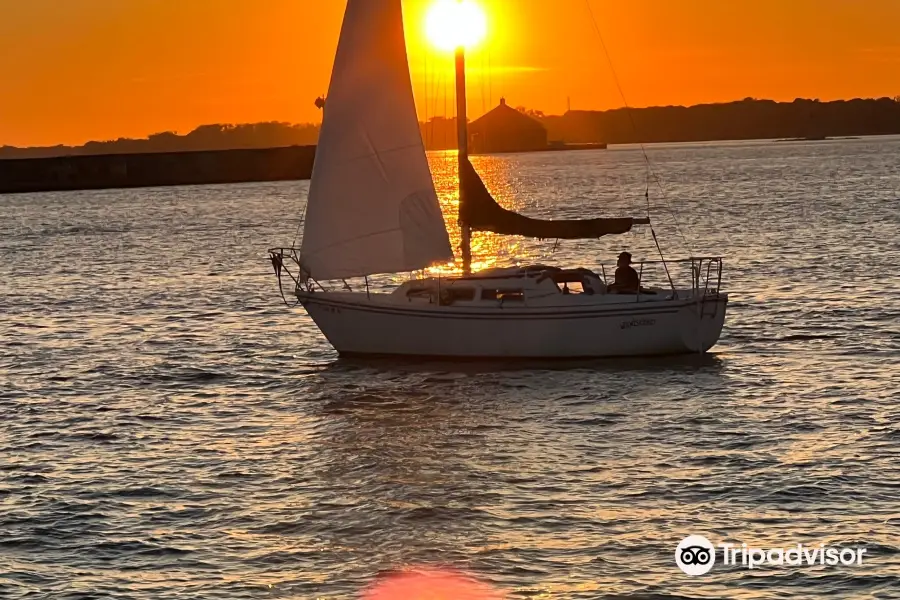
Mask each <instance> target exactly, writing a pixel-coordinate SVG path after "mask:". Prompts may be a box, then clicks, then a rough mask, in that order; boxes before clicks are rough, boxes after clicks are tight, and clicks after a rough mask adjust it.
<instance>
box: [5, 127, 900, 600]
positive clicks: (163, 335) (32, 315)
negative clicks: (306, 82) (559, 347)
mask: <svg viewBox="0 0 900 600" xmlns="http://www.w3.org/2000/svg"><path fill="white" fill-rule="evenodd" d="M648 152H649V155H650V158H651V162H652V164H653V165H654V166H655V168H656V170H657V172H658V174H659V176H660V179H661V181H662V183H663V189H664V190H665V191H666V193H667V200H664V199H663V198H661V197H660V196H659V194H658V192H657V191H656V190H655V187H651V209H652V212H653V215H654V220H655V222H657V223H658V225H657V226H656V229H657V233H658V234H659V236H660V239H661V240H662V243H663V249H664V250H665V251H666V252H667V253H668V254H669V255H671V256H676V255H679V254H683V253H684V252H686V250H684V246H685V244H686V243H689V244H690V245H691V247H692V248H693V250H694V251H695V252H696V253H721V254H724V255H725V257H726V261H725V266H726V272H725V279H724V282H723V284H724V286H725V287H726V288H727V289H728V290H729V291H730V292H731V298H732V303H731V305H730V307H729V311H730V312H729V316H728V320H727V323H726V329H725V332H724V335H723V337H722V340H721V343H720V344H719V345H718V346H716V348H715V349H714V352H713V353H712V354H711V355H710V356H708V357H706V358H697V357H687V358H684V359H675V360H672V359H666V360H629V361H599V362H595V363H580V364H576V365H562V366H554V367H552V368H550V367H548V366H547V365H540V364H530V365H524V366H508V365H486V366H473V365H470V366H466V367H459V366H454V365H449V364H436V365H435V364H431V365H428V364H426V365H400V364H396V363H378V364H375V365H366V364H364V363H354V362H344V361H339V360H336V359H335V356H334V353H333V351H332V350H331V348H330V347H329V346H328V344H327V343H326V342H325V340H324V339H323V338H322V336H321V335H320V334H319V333H318V331H317V330H316V329H315V327H314V326H313V325H312V324H311V322H310V321H309V319H308V318H307V317H306V316H305V315H304V314H303V312H302V309H294V310H293V312H292V311H289V310H288V309H287V308H286V307H284V306H283V305H282V304H281V303H280V298H278V297H277V292H276V288H275V285H274V278H273V276H272V273H271V266H270V265H269V264H268V262H267V257H266V254H265V250H266V248H267V247H269V246H274V245H279V244H289V243H290V241H291V240H292V238H293V236H294V234H295V231H296V227H297V224H298V217H299V214H300V209H301V208H302V201H301V199H302V197H303V195H304V194H305V190H306V189H307V184H306V183H278V184H253V185H240V186H208V187H193V188H170V189H149V190H130V191H122V190H111V191H103V192H79V193H65V194H44V195H30V196H3V197H0V257H2V258H0V292H2V294H0V314H2V319H0V414H2V417H0V419H2V420H0V456H2V461H0V469H2V477H0V507H2V510H0V597H3V598H14V599H19V598H53V599H75V598H116V599H138V600H150V599H153V600H168V599H175V598H179V599H183V598H228V599H245V598H252V599H268V598H328V599H331V598H353V597H356V595H357V594H358V592H359V590H360V589H362V588H363V587H364V586H365V585H366V584H368V583H369V582H370V581H372V579H373V577H375V575H376V574H377V573H379V572H382V571H384V570H388V569H392V568H398V567H402V566H404V565H432V566H447V567H453V568H455V569H460V570H463V571H466V572H470V573H473V574H476V575H477V576H478V577H479V578H481V579H482V580H483V581H486V582H489V583H491V584H492V585H495V586H497V587H500V588H502V589H504V590H507V591H508V592H509V593H510V596H511V597H512V598H553V599H575V598H585V599H587V598H590V599H594V598H618V599H637V598H685V597H691V598H713V597H727V598H739V599H745V598H746V599H749V598H775V597H802V598H809V597H820V598H821V597H832V598H900V469H898V467H897V464H898V451H897V448H898V444H900V407H898V404H897V399H898V397H900V394H898V391H900V369H898V364H900V360H898V356H900V335H898V334H900V325H898V316H900V279H898V278H897V276H896V265H897V264H898V263H900V242H898V235H897V233H898V226H900V211H898V208H900V170H898V169H897V161H898V156H900V139H898V138H881V139H877V138H871V139H864V140H848V141H830V142H822V143H797V144H794V143H781V144H778V143H745V144H718V145H717V144H709V145H686V146H655V147H652V148H650V149H649V150H648ZM433 160H434V170H435V172H436V174H437V178H438V183H439V188H440V190H441V193H442V195H443V199H444V201H445V204H446V206H447V209H448V211H449V210H452V197H451V196H452V184H453V181H452V178H451V174H450V173H449V172H448V168H449V166H450V165H452V158H447V157H442V156H435V157H433ZM476 166H477V167H478V168H479V169H480V170H481V171H482V172H483V173H484V174H485V179H486V180H487V181H488V183H489V185H490V187H492V188H493V189H495V190H496V193H497V195H498V196H499V197H500V198H501V199H502V200H504V201H505V202H511V203H512V204H513V205H515V206H517V207H518V208H520V209H521V210H523V211H525V212H527V213H529V214H534V215H542V216H543V215H553V216H563V215H566V216H574V215H582V216H585V214H586V213H587V214H589V215H591V216H593V215H596V214H600V211H603V214H615V215H622V214H637V216H641V215H642V214H643V212H644V211H646V203H645V201H644V198H643V193H644V182H645V172H644V169H643V158H642V157H641V154H640V152H639V150H637V149H635V148H614V149H611V150H609V151H606V152H568V153H566V152H554V153H546V154H530V155H521V156H514V155H513V156H505V157H496V158H491V159H489V158H483V159H481V160H480V162H479V163H478V164H477V165H476ZM667 201H668V204H671V206H673V207H674V208H676V209H677V215H676V216H677V219H678V223H679V225H680V227H679V228H678V230H676V228H675V227H674V226H673V225H672V222H671V221H672V219H671V216H670V215H669V213H668V209H667ZM679 231H680V232H681V233H679ZM454 234H455V232H454ZM681 234H683V235H684V239H682V235H681ZM625 247H627V248H628V249H630V250H632V251H633V252H634V253H635V258H647V257H649V258H652V257H653V255H654V253H655V252H656V251H655V249H654V247H653V244H652V239H651V237H650V235H649V232H648V231H647V230H646V228H640V229H639V230H637V231H636V232H635V233H633V234H627V235H624V236H615V237H613V238H608V239H604V240H601V241H600V242H586V243H580V244H579V243H573V242H567V243H563V244H561V245H560V247H559V248H558V249H556V250H555V252H554V251H553V248H552V244H548V243H524V242H521V241H515V240H509V241H506V242H504V241H501V240H497V239H495V238H479V241H478V244H477V246H476V248H477V252H479V254H480V260H481V261H482V263H483V264H487V263H489V262H490V260H488V259H489V257H499V258H498V260H499V261H500V262H504V261H506V262H509V261H510V260H513V259H515V258H517V257H518V258H521V259H522V260H524V261H531V260H552V261H554V262H558V263H566V264H572V265H584V266H589V267H597V266H599V264H600V263H601V262H602V263H605V264H606V265H607V266H609V265H610V264H611V262H612V260H614V256H615V254H616V253H617V252H618V250H620V249H622V248H625ZM382 283H384V282H382ZM690 533H694V534H703V535H706V536H707V537H709V538H710V539H712V540H713V541H716V542H718V541H726V540H730V541H736V542H737V543H741V542H746V543H748V544H752V545H755V546H760V547H769V546H779V547H780V546H790V545H795V544H796V543H804V544H809V545H813V546H815V547H817V546H818V544H819V543H826V544H835V545H846V546H854V547H855V546H865V547H867V555H866V558H865V561H864V564H863V565H862V566H836V567H827V566H815V567H810V566H802V567H792V566H783V567H773V568H767V569H757V570H754V571H748V570H746V569H743V568H736V567H730V566H722V565H721V564H719V565H716V567H715V568H714V569H713V571H712V572H711V573H709V574H707V575H705V576H702V577H698V578H690V577H687V576H685V575H683V574H682V573H681V572H680V571H679V570H678V569H677V568H676V566H675V564H674V560H673V556H674V549H675V546H676V544H677V543H678V542H679V540H681V539H682V538H683V537H684V536H686V535H688V534H690ZM720 560H721V557H720Z"/></svg>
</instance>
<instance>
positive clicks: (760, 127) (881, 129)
mask: <svg viewBox="0 0 900 600" xmlns="http://www.w3.org/2000/svg"><path fill="white" fill-rule="evenodd" d="M520 110H522V111H523V112H525V113H526V114H528V115H529V116H531V117H532V118H535V119H537V120H538V121H540V122H541V123H542V124H543V125H544V127H546V128H547V134H548V135H547V137H548V139H549V140H550V141H560V142H566V143H569V144H579V143H607V144H628V143H637V142H642V143H656V142H699V141H717V140H746V139H779V138H816V139H818V138H825V137H846V136H864V135H892V134H900V96H897V97H894V98H887V97H885V98H877V99H875V98H869V99H863V98H856V99H853V100H836V101H831V102H820V101H819V100H807V99H802V98H798V99H797V100H794V101H793V102H775V101H773V100H757V99H754V98H746V99H744V100H740V101H737V102H728V103H719V104H700V105H696V106H690V107H684V106H657V107H649V108H632V109H625V108H619V109H613V110H604V111H593V110H573V111H568V112H566V113H565V114H563V115H544V114H543V113H542V112H540V111H535V110H527V109H525V108H521V107H520ZM420 128H421V131H422V139H423V140H424V141H425V145H426V148H428V149H429V150H443V149H454V148H456V119H455V118H445V117H434V118H432V119H429V120H428V122H426V123H420ZM318 135H319V125H318V124H311V123H305V124H299V125H298V124H290V123H280V122H268V123H254V124H241V125H222V124H212V125H201V126H200V127H197V128H196V129H194V130H193V131H191V132H190V133H187V134H185V135H178V134H176V133H174V132H163V133H156V134H153V135H150V136H149V137H147V138H143V139H128V138H120V139H117V140H109V141H93V142H88V143H86V144H84V145H83V146H62V145H60V146H46V147H33V148H17V147H13V146H0V158H39V157H49V156H67V155H86V154H90V155H96V154H135V153H148V152H184V151H195V150H228V149H238V148H274V147H283V146H295V145H300V146H303V145H313V144H315V143H316V141H317V139H318Z"/></svg>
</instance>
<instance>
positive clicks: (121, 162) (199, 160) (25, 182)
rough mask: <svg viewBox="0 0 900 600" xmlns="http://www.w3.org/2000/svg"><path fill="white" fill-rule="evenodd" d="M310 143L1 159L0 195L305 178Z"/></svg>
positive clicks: (309, 172)
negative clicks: (244, 147)
mask: <svg viewBox="0 0 900 600" xmlns="http://www.w3.org/2000/svg"><path fill="white" fill-rule="evenodd" d="M315 154H316V147H315V146H288V147H284V148H255V149H242V150H210V151H195V152H159V153H146V154H99V155H77V156H56V157H51V158H12V159H2V160H0V194H4V193H5V194H9V193H25V192H52V191H66V190H92V189H108V188H134V187H154V186H168V185H203V184H214V183H243V182H251V181H289V180H297V179H309V178H310V176H311V175H312V167H313V161H314V159H315Z"/></svg>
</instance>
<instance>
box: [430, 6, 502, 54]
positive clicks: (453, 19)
mask: <svg viewBox="0 0 900 600" xmlns="http://www.w3.org/2000/svg"><path fill="white" fill-rule="evenodd" d="M425 32H426V34H427V35H428V39H429V40H430V41H431V43H432V44H434V45H435V46H437V47H438V48H440V49H441V50H454V49H456V48H459V47H460V46H462V47H464V48H470V47H472V46H474V45H476V44H478V42H480V41H481V40H482V39H484V36H485V34H486V33H487V18H486V17H485V15H484V11H483V10H482V9H481V7H480V6H478V4H477V3H476V2H475V1H474V0H436V1H435V3H434V5H433V6H432V7H431V9H430V10H429V11H428V16H427V17H426V19H425Z"/></svg>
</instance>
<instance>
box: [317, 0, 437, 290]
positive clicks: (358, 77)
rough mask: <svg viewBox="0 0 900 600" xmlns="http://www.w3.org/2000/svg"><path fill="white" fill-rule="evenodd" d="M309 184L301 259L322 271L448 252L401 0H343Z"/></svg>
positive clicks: (411, 263)
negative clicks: (408, 53)
mask: <svg viewBox="0 0 900 600" xmlns="http://www.w3.org/2000/svg"><path fill="white" fill-rule="evenodd" d="M323 110H324V117H323V121H322V129H321V132H320V135H319V142H318V147H317V148H316V159H315V163H314V165H313V172H312V179H311V181H310V187H309V202H308V204H307V207H306V217H305V225H304V235H303V244H302V246H301V248H300V261H301V264H302V266H303V269H304V270H305V271H306V272H307V274H308V275H309V276H311V277H314V278H316V279H320V280H327V279H339V278H346V277H358V276H362V275H371V274H374V273H398V272H405V271H414V270H417V269H422V268H425V267H427V266H429V265H431V264H433V263H435V262H438V261H450V260H452V259H453V250H452V248H451V246H450V239H449V236H448V235H447V229H446V227H445V225H444V218H443V215H442V214H441V209H440V204H439V203H438V199H437V194H436V193H435V189H434V182H433V181H432V179H431V172H430V171H429V169H428V161H427V159H426V157H425V147H424V145H423V144H422V137H421V134H420V132H419V123H418V119H417V117H416V109H415V103H414V101H413V95H412V83H411V82H410V75H409V63H408V61H407V56H406V41H405V38H404V32H403V14H402V11H401V5H400V0H349V1H348V2H347V8H346V12H345V13H344V22H343V25H342V26H341V36H340V40H339V42H338V49H337V54H336V56H335V60H334V68H333V71H332V74H331V83H330V85H329V88H328V95H327V96H326V98H325V103H324V108H323Z"/></svg>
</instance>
